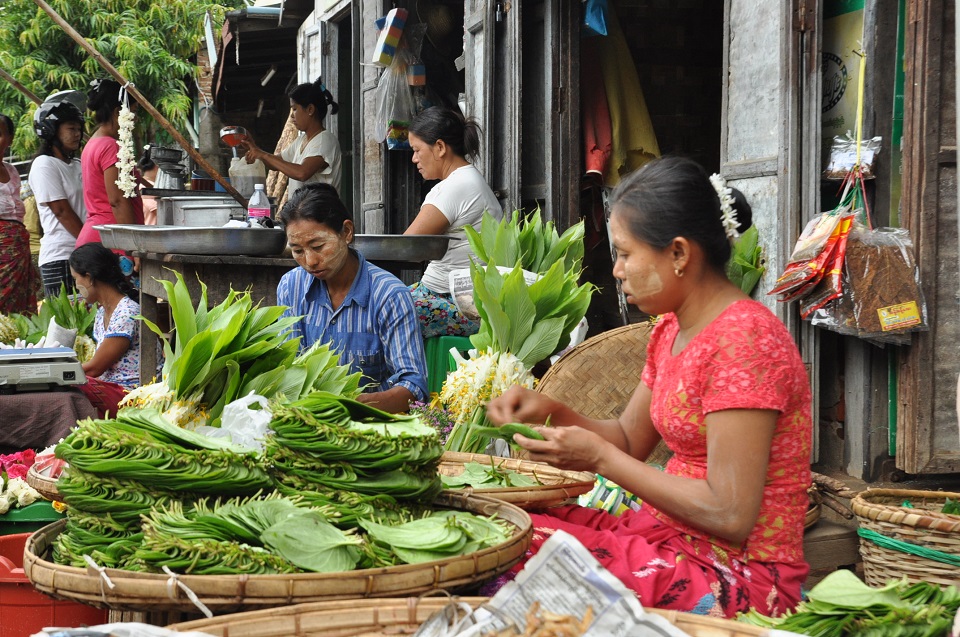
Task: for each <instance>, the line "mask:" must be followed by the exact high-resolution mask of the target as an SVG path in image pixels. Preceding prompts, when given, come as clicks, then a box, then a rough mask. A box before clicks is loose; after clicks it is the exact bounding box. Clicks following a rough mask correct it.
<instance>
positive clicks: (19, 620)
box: [0, 533, 107, 637]
mask: <svg viewBox="0 0 960 637" xmlns="http://www.w3.org/2000/svg"><path fill="white" fill-rule="evenodd" d="M29 537H30V533H18V534H16V535H3V536H0V637H30V635H32V634H34V633H36V632H39V631H41V630H42V629H43V628H45V627H47V626H57V627H65V628H79V627H82V626H94V625H96V624H105V623H106V622H107V610H106V609H101V608H94V607H93V606H87V605H86V604H80V603H78V602H68V601H63V600H59V599H53V598H52V597H48V596H46V595H44V594H43V593H41V592H39V591H37V590H36V589H34V588H33V584H31V583H30V580H28V579H27V577H26V576H25V575H24V574H23V547H24V545H26V543H27V538H29Z"/></svg>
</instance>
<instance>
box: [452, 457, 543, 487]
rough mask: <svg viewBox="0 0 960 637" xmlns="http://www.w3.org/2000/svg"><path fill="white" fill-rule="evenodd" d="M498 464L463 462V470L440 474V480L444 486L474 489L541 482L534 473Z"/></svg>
mask: <svg viewBox="0 0 960 637" xmlns="http://www.w3.org/2000/svg"><path fill="white" fill-rule="evenodd" d="M503 462H505V461H502V462H501V463H500V465H497V464H496V463H493V464H483V463H480V462H465V463H463V472H462V473H460V474H458V475H449V476H448V475H441V476H440V480H441V481H442V482H443V486H444V488H447V489H462V488H464V487H474V488H476V489H495V488H497V487H536V486H540V485H542V484H543V483H542V482H540V481H539V480H537V477H536V475H532V476H528V475H526V474H523V473H520V472H518V471H514V470H513V469H507V468H505V467H503V466H501V465H502V464H503Z"/></svg>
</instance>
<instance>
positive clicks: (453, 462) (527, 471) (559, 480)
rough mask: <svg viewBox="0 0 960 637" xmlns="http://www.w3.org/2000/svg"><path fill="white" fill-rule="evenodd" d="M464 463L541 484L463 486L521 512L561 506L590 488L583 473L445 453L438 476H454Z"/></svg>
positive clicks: (588, 478) (591, 478) (589, 480)
mask: <svg viewBox="0 0 960 637" xmlns="http://www.w3.org/2000/svg"><path fill="white" fill-rule="evenodd" d="M468 462H479V463H480V464H484V465H493V466H495V467H498V468H500V469H509V470H511V471H516V472H517V473H521V474H523V475H526V476H530V477H533V478H536V479H537V480H539V481H540V483H541V484H539V485H536V486H532V487H484V488H473V487H466V488H465V489H463V492H464V493H477V494H481V495H487V496H490V497H491V498H496V499H498V500H503V501H504V502H509V503H511V504H513V505H515V506H518V507H520V508H521V509H524V510H538V509H545V508H548V507H552V506H557V505H560V504H563V503H565V502H567V501H568V500H570V498H575V497H577V496H578V495H580V494H582V493H586V492H587V491H589V490H590V489H592V488H593V483H594V475H593V474H592V473H587V472H585V471H564V470H563V469H557V468H556V467H552V466H550V465H548V464H544V463H542V462H530V461H529V460H517V459H515V458H496V457H494V456H488V455H484V454H479V453H456V452H453V451H447V452H445V453H444V454H443V457H442V458H440V467H439V469H438V470H439V472H440V474H441V475H446V476H458V475H460V474H461V473H463V470H464V465H465V464H466V463H468Z"/></svg>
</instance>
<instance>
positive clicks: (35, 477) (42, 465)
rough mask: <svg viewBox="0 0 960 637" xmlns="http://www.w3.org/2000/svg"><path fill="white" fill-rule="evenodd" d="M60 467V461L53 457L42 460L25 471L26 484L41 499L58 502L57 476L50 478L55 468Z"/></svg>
mask: <svg viewBox="0 0 960 637" xmlns="http://www.w3.org/2000/svg"><path fill="white" fill-rule="evenodd" d="M60 466H61V461H59V460H57V459H56V458H54V457H49V458H43V459H42V460H39V461H37V462H35V463H33V465H32V466H31V467H30V468H29V469H27V484H29V485H30V486H31V487H33V488H34V489H36V490H37V492H39V493H40V495H42V496H43V497H45V498H46V499H48V500H53V501H54V502H57V501H60V492H59V491H57V480H58V479H59V475H57V476H51V475H50V473H51V471H52V470H54V469H55V468H59V467H60Z"/></svg>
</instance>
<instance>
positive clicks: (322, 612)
mask: <svg viewBox="0 0 960 637" xmlns="http://www.w3.org/2000/svg"><path fill="white" fill-rule="evenodd" d="M486 600H487V598H486V597H465V598H461V599H460V600H459V601H463V602H466V603H468V604H470V605H471V606H473V607H476V606H479V605H480V604H482V603H484V602H485V601H486ZM446 603H447V600H446V599H445V598H441V599H438V598H421V599H417V598H410V599H396V598H389V599H380V600H376V601H374V600H353V601H346V602H319V603H316V604H299V605H297V606H287V607H285V608H274V609H271V610H262V611H253V612H248V613H239V614H236V615H227V616H225V617H214V618H212V619H199V620H196V621H190V622H184V623H179V624H172V625H170V626H167V628H170V629H172V630H175V631H178V632H187V631H191V630H195V631H201V632H204V633H207V634H209V635H213V636H214V637H357V636H362V637H387V636H389V635H394V636H395V635H409V634H412V633H413V632H414V631H415V630H416V629H417V628H418V627H419V626H420V624H422V623H423V622H424V621H426V619H427V618H428V617H430V615H432V614H433V613H434V612H435V611H437V610H438V609H440V608H442V607H443V605H444V604H446ZM646 610H647V611H649V612H651V613H656V614H658V615H663V616H664V617H666V618H667V619H668V620H669V621H670V622H672V623H673V624H674V625H676V626H678V627H679V628H681V629H682V630H684V631H686V632H687V634H689V635H690V636H691V637H762V636H764V635H767V630H766V629H764V628H760V627H759V626H749V625H747V624H741V623H739V622H735V621H732V620H729V619H715V618H712V617H704V616H702V615H693V614H691V613H680V612H677V611H663V610H658V609H653V608H648V609H646Z"/></svg>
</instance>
